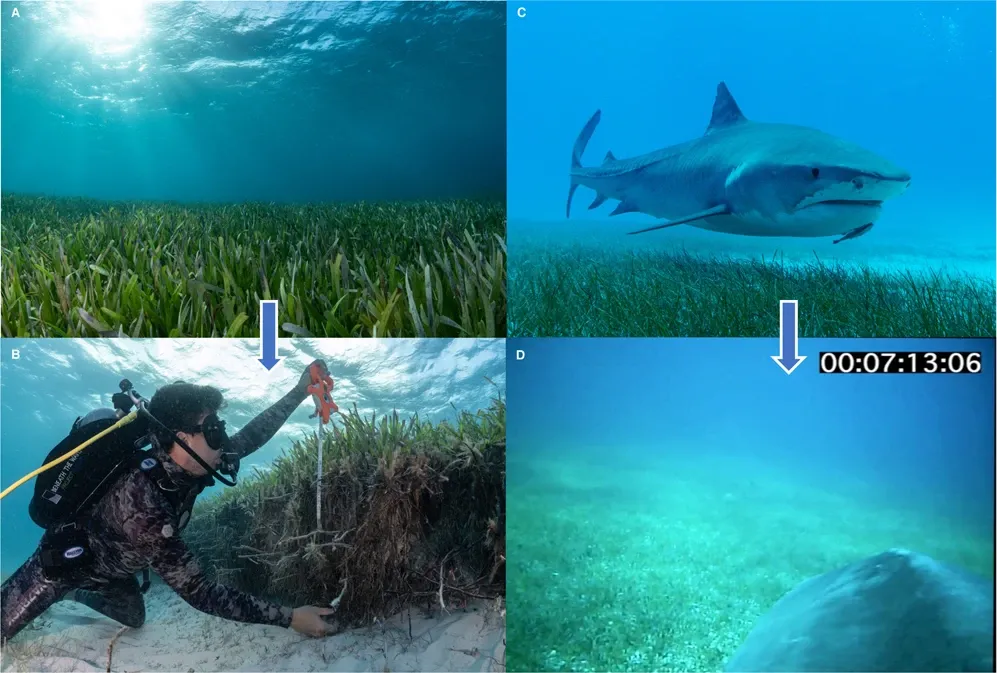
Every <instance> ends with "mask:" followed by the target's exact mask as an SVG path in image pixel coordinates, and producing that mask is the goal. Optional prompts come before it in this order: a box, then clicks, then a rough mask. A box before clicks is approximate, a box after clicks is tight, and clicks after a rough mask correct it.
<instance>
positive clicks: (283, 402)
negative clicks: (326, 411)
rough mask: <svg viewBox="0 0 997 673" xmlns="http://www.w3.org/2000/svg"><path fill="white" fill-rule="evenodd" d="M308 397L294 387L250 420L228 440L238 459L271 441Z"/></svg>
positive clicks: (300, 389)
mask: <svg viewBox="0 0 997 673" xmlns="http://www.w3.org/2000/svg"><path fill="white" fill-rule="evenodd" d="M307 397H308V391H307V390H305V389H302V388H301V386H295V387H294V389H293V390H291V392H289V393H288V394H286V395H284V397H282V398H281V399H280V400H278V401H277V402H276V403H275V404H274V405H273V406H271V407H270V408H268V409H266V410H265V411H263V412H262V413H260V415H259V416H257V417H256V418H254V419H253V420H251V421H250V422H249V423H248V424H247V425H246V427H244V428H243V429H242V430H240V431H239V432H237V433H236V434H235V435H233V436H232V438H231V439H230V446H231V448H232V450H233V451H235V452H236V453H237V454H239V456H240V457H245V456H248V455H249V454H251V453H252V452H253V451H256V450H257V449H258V448H260V447H261V446H263V445H264V444H266V443H267V442H269V441H270V440H271V439H273V436H274V435H276V434H277V431H278V430H280V428H281V426H282V425H284V423H286V422H287V419H288V418H290V417H291V414H293V413H294V410H295V409H297V408H298V407H299V406H301V403H302V402H304V401H305V399H306V398H307Z"/></svg>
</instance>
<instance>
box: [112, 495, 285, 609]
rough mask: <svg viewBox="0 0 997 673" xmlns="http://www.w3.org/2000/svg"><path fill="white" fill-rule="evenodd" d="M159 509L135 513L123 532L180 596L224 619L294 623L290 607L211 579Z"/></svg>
mask: <svg viewBox="0 0 997 673" xmlns="http://www.w3.org/2000/svg"><path fill="white" fill-rule="evenodd" d="M164 505H165V503H164ZM159 511H160V512H161V513H160V514H149V515H147V516H138V517H133V518H132V519H130V520H129V521H128V522H127V523H126V525H125V526H124V532H125V535H126V536H127V537H128V538H129V540H130V541H131V542H132V543H133V544H134V545H135V547H136V549H138V550H139V551H140V552H141V553H143V554H144V555H145V556H146V557H147V558H149V559H150V566H151V567H152V569H153V570H155V571H156V573H157V574H158V575H159V576H160V577H162V578H163V581H164V582H166V584H168V585H169V586H170V588H172V589H173V590H174V591H176V592H177V593H178V594H179V595H180V597H181V598H183V599H184V600H185V601H187V603H189V604H190V605H192V606H193V607H195V608H197V609H198V610H200V611H201V612H206V613H208V614H209V615H215V616H216V617H223V618H224V619H231V620H233V621H237V622H248V623H250V624H268V625H273V626H283V627H289V626H290V625H291V613H292V610H291V609H290V608H285V607H283V606H281V605H277V604H276V603H271V602H269V601H265V600H263V599H260V598H257V597H255V596H253V595H252V594H248V593H245V592H243V591H239V590H238V589H233V588H232V587H227V586H224V585H222V584H218V583H217V582H213V581H211V580H210V579H208V577H207V576H205V574H204V572H203V571H202V570H201V567H200V565H199V564H198V562H197V559H196V558H195V557H194V554H193V553H192V552H191V551H190V549H189V548H188V547H187V545H186V544H184V543H183V541H182V540H181V539H180V538H179V537H178V535H177V532H176V522H175V521H173V518H172V517H171V516H170V515H169V513H168V508H166V507H165V506H164V507H162V508H160V510H159Z"/></svg>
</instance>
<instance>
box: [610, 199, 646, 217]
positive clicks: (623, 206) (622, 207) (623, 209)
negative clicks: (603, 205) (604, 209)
mask: <svg viewBox="0 0 997 673" xmlns="http://www.w3.org/2000/svg"><path fill="white" fill-rule="evenodd" d="M638 212H640V209H639V208H637V207H635V206H631V205H630V204H629V203H627V202H626V201H620V202H619V203H618V204H616V208H614V209H613V212H611V213H610V214H609V216H610V217H612V216H613V215H622V214H623V213H638Z"/></svg>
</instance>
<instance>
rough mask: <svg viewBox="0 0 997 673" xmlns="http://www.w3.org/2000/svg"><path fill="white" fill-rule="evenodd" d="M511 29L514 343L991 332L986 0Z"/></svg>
mask: <svg viewBox="0 0 997 673" xmlns="http://www.w3.org/2000/svg"><path fill="white" fill-rule="evenodd" d="M507 21H508V35H509V38H508V43H509V47H508V49H509V93H508V96H509V119H508V167H509V183H508V194H509V196H508V204H509V205H508V208H509V218H510V220H509V230H508V243H509V259H510V264H509V321H510V327H509V335H510V336H516V337H526V336H541V337H542V336H555V337H556V336H693V337H712V336H732V337H742V336H744V337H747V336H770V337H771V336H775V335H776V334H777V331H778V305H779V301H780V300H784V299H787V300H788V299H791V300H797V301H799V304H800V309H801V313H800V333H801V335H802V336H810V337H943V336H948V337H982V336H993V335H994V334H995V324H997V319H995V311H994V306H995V303H997V295H995V278H997V272H995V237H997V233H995V225H994V223H995V219H997V211H995V202H997V198H995V184H997V175H995V165H997V156H995V152H997V150H995V147H997V139H995V130H994V115H995V93H994V92H995V91H997V78H995V73H994V58H995V55H994V44H995V36H994V30H993V27H994V23H995V6H994V3H973V2H944V3H918V2H880V3H873V2H862V3H853V2H844V3H842V2H835V3H816V2H709V3H702V2H571V1H569V2H554V3H547V2H537V3H516V4H510V5H509V12H508V20H507ZM707 36H708V39H707Z"/></svg>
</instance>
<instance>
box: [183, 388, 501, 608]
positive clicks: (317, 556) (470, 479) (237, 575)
mask: <svg viewBox="0 0 997 673" xmlns="http://www.w3.org/2000/svg"><path fill="white" fill-rule="evenodd" d="M337 425H341V424H340V423H339V422H337ZM322 444H323V462H322V465H323V470H322V480H321V491H320V492H321V494H322V495H321V500H322V506H321V520H319V518H318V517H319V514H318V510H317V507H316V491H317V489H318V483H319V482H318V479H317V476H316V472H317V465H318V445H319V439H318V436H317V434H312V435H311V436H306V437H304V438H303V439H301V440H300V441H298V442H295V443H294V444H293V446H291V447H290V448H289V449H288V450H286V451H285V452H284V453H283V455H282V456H281V457H279V458H278V459H277V460H276V461H275V462H274V463H273V464H272V466H271V468H270V469H268V470H267V471H265V472H259V471H258V472H257V473H255V474H253V475H246V476H245V478H243V479H242V481H241V483H240V484H239V485H238V486H235V487H233V488H230V489H226V490H225V491H224V493H222V494H221V495H219V496H218V497H215V498H212V499H210V500H207V501H204V502H202V503H198V506H197V508H196V509H195V511H194V515H193V517H192V518H191V523H190V525H189V526H188V528H187V529H186V530H185V531H184V540H185V541H186V542H187V544H188V545H190V547H191V549H193V550H194V552H195V553H196V554H197V555H198V557H199V558H200V559H201V560H202V561H203V563H204V565H205V566H206V567H207V568H209V570H210V571H211V572H214V573H215V574H216V576H217V578H218V579H219V580H221V581H223V582H225V583H227V584H231V585H232V586H237V587H239V588H241V589H244V590H246V591H250V592H253V593H254V594H256V595H262V596H268V597H270V598H271V599H273V600H277V601H280V602H282V603H283V604H285V605H304V604H314V605H329V604H330V603H331V604H333V605H335V607H336V613H335V616H336V619H337V621H338V623H339V624H341V625H342V626H344V627H349V626H359V625H369V624H371V623H372V622H373V621H374V620H375V619H385V618H387V617H390V616H391V615H392V614H394V613H396V612H398V611H399V610H401V609H403V608H405V607H414V608H420V609H425V610H426V612H427V613H434V612H436V611H442V610H452V609H454V608H455V607H460V606H464V605H467V604H468V603H472V602H479V603H480V602H481V601H483V600H488V601H493V602H495V603H496V604H498V609H500V610H501V609H504V608H503V607H502V606H503V604H504V596H505V403H504V401H503V400H502V399H501V398H500V397H496V398H495V399H494V400H493V402H492V405H491V406H490V407H489V408H487V409H483V410H480V411H478V412H476V413H471V412H468V411H464V412H461V413H460V414H459V415H458V416H457V418H456V420H455V421H453V422H448V421H443V422H441V423H438V424H432V423H427V422H423V421H420V420H419V419H418V418H417V417H412V418H409V419H403V418H400V417H399V416H398V415H397V414H391V415H387V416H382V417H380V418H376V417H374V416H371V417H368V418H365V417H363V416H361V415H359V414H357V413H356V410H355V409H354V412H353V413H347V414H346V419H345V424H342V427H339V428H338V429H336V430H335V432H334V434H328V433H327V434H325V436H324V442H322Z"/></svg>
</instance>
